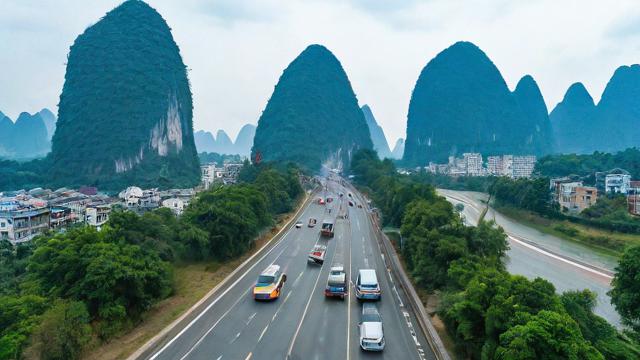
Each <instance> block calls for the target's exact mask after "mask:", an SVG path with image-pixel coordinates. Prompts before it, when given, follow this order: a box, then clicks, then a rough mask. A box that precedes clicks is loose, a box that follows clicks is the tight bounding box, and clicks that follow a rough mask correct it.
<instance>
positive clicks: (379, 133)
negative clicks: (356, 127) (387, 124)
mask: <svg viewBox="0 0 640 360" xmlns="http://www.w3.org/2000/svg"><path fill="white" fill-rule="evenodd" d="M362 113H363V114H364V119H365V120H366V121H367V126H368V127H369V135H371V141H372V142H373V149H374V150H375V151H376V152H377V153H378V157H379V158H380V159H384V158H390V159H391V158H393V155H392V154H391V150H390V149H389V143H388V142H387V138H386V137H385V136H384V131H383V130H382V127H381V126H380V125H378V122H377V121H376V118H375V117H374V116H373V112H371V108H370V107H369V105H366V104H365V105H364V106H362Z"/></svg>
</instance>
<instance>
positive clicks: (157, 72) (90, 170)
mask: <svg viewBox="0 0 640 360" xmlns="http://www.w3.org/2000/svg"><path fill="white" fill-rule="evenodd" d="M192 108H193V105H192V99H191V90H190V88H189V81H188V79H187V72H186V67H185V64H184V63H183V62H182V57H181V56H180V51H179V49H178V46H177V45H176V43H175V42H174V40H173V37H172V35H171V30H170V28H169V26H168V25H167V23H166V22H165V20H164V19H163V18H162V16H160V14H158V12H156V10H154V9H152V8H151V7H150V6H149V5H147V4H146V3H144V2H142V1H138V0H129V1H125V2H124V3H122V4H121V5H120V6H118V7H116V8H115V9H113V10H112V11H110V12H109V13H107V14H106V16H105V17H103V18H102V19H101V20H100V21H98V22H97V23H96V24H94V25H92V26H90V27H89V28H87V29H86V30H85V32H84V33H83V34H81V35H80V36H78V38H77V39H76V40H75V42H74V44H73V45H72V46H71V50H70V53H69V56H68V62H67V71H66V74H65V83H64V87H63V89H62V94H61V95H60V104H59V113H58V115H59V119H58V123H57V130H56V133H55V134H54V136H53V144H52V153H51V155H50V158H49V160H50V169H51V173H50V178H51V179H52V180H53V181H54V183H55V184H58V185H60V186H74V185H80V184H88V185H96V186H100V187H102V188H120V187H122V186H123V185H125V186H126V185H127V184H137V185H139V186H143V187H144V186H163V187H166V186H192V185H195V184H196V183H197V182H198V178H199V164H198V158H197V154H196V148H195V145H194V140H193V124H192Z"/></svg>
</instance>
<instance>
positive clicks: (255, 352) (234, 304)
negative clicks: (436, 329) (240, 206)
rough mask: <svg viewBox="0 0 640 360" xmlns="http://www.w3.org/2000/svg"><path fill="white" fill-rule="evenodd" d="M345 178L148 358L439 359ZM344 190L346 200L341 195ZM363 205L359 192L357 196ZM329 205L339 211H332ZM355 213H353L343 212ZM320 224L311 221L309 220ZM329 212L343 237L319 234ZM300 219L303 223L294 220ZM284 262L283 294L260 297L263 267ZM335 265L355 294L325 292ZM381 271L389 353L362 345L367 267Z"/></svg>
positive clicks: (380, 305)
mask: <svg viewBox="0 0 640 360" xmlns="http://www.w3.org/2000/svg"><path fill="white" fill-rule="evenodd" d="M350 191H351V190H348V189H346V188H345V187H343V186H342V185H340V184H339V182H336V181H331V180H329V181H327V184H326V189H325V190H323V191H321V192H319V193H318V194H316V195H315V196H316V198H317V197H318V196H323V197H326V196H331V197H333V198H334V199H335V200H334V201H333V202H332V203H329V204H326V205H320V204H318V203H317V201H313V202H311V203H309V204H308V205H307V206H306V207H305V208H304V209H303V210H302V212H301V213H300V215H299V219H300V220H301V221H302V222H303V224H304V226H303V227H302V228H300V229H297V228H295V226H291V227H290V228H289V229H286V230H285V234H284V236H282V237H281V238H280V239H279V240H278V241H277V243H276V244H275V245H273V247H272V248H271V249H270V250H269V251H267V252H266V253H265V254H263V255H261V256H258V257H256V259H255V262H254V263H253V264H252V265H251V266H249V267H248V269H247V270H246V271H245V272H243V273H239V274H237V275H236V278H235V279H231V281H230V282H229V285H228V286H227V287H226V288H224V289H221V291H220V292H219V293H218V295H216V296H217V297H216V298H215V299H214V300H213V301H212V302H211V305H210V306H208V307H206V308H205V309H204V310H203V311H202V312H201V313H199V314H197V316H196V317H195V318H194V320H193V321H191V322H190V323H188V324H187V325H186V326H184V327H183V328H182V329H180V331H179V332H177V335H175V336H173V337H171V338H170V339H168V340H167V341H165V342H163V343H162V345H161V346H158V347H157V348H155V349H154V350H153V351H152V352H150V353H147V354H148V355H145V356H144V357H142V358H143V359H153V360H156V359H157V360H169V359H203V360H204V359H213V360H222V359H241V360H242V359H360V358H384V359H435V356H434V354H433V353H432V352H431V349H430V347H429V345H428V344H427V342H426V340H425V337H424V336H423V335H422V333H421V332H420V331H419V327H418V325H417V323H416V320H415V317H414V315H413V314H412V312H411V310H410V307H409V306H408V305H407V301H406V295H405V294H404V292H403V290H402V289H401V287H400V286H397V287H396V285H395V284H396V283H397V281H395V279H394V278H393V277H392V275H391V272H390V271H389V270H388V269H387V267H386V265H385V262H384V259H383V256H382V255H381V251H380V248H379V246H378V243H377V241H376V240H375V239H376V237H375V236H374V234H375V231H378V229H375V228H374V225H373V224H372V223H371V221H370V220H369V216H368V214H367V211H368V210H367V206H366V204H363V207H362V208H358V207H357V206H353V207H351V206H349V205H348V193H349V192H350ZM340 192H342V193H344V199H340V197H339V196H338V194H339V193H340ZM353 195H354V198H355V200H354V201H355V204H356V205H357V204H359V203H360V201H361V200H360V199H361V197H360V196H359V194H353ZM328 209H331V212H329V210H328ZM345 213H346V214H347V215H348V216H347V218H346V219H341V218H337V219H336V215H337V214H345ZM311 217H314V218H316V219H318V225H316V227H313V228H309V227H307V221H308V219H309V218H311ZM325 218H333V219H335V237H334V238H332V239H325V238H321V237H320V236H319V230H320V224H321V222H322V220H323V219H325ZM293 223H295V221H294V222H293ZM316 243H321V244H324V245H326V246H327V253H326V258H325V263H324V265H323V266H318V265H313V264H307V254H308V252H309V251H310V250H311V248H312V247H313V246H314V245H315V244H316ZM270 264H277V265H280V267H281V268H282V269H283V271H284V273H285V274H286V275H287V281H286V283H285V285H284V287H283V291H282V293H281V295H280V298H279V299H277V300H275V301H272V302H256V301H254V299H253V297H252V287H253V285H254V284H255V281H256V278H257V277H258V275H259V273H260V272H261V271H262V270H264V269H265V268H266V267H267V266H268V265H270ZM332 264H339V265H342V266H344V268H345V270H346V271H347V276H348V277H349V278H350V279H351V282H352V286H351V288H350V295H349V297H348V298H346V299H345V300H344V301H342V300H339V299H328V298H325V296H324V288H325V286H326V282H327V277H328V273H329V269H330V267H331V265H332ZM365 268H368V269H375V270H376V272H377V275H378V280H379V282H380V286H381V289H382V300H381V301H380V302H378V303H377V305H378V309H379V311H380V313H381V315H382V319H383V327H384V335H385V341H386V348H385V350H384V351H383V352H382V353H366V352H363V351H361V350H360V346H359V329H358V323H359V321H360V311H361V305H360V304H359V302H358V301H357V300H356V298H355V296H354V295H355V292H354V289H353V284H355V281H356V277H357V273H358V270H359V269H365Z"/></svg>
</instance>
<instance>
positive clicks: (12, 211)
mask: <svg viewBox="0 0 640 360" xmlns="http://www.w3.org/2000/svg"><path fill="white" fill-rule="evenodd" d="M50 213H51V212H50V210H49V209H48V208H46V207H33V206H23V205H21V204H20V203H18V202H12V203H2V204H0V239H1V240H9V241H10V242H11V243H12V244H14V245H15V244H18V243H22V242H25V241H30V240H31V239H33V238H34V237H36V236H37V235H40V234H42V233H43V232H45V231H47V230H49V226H50Z"/></svg>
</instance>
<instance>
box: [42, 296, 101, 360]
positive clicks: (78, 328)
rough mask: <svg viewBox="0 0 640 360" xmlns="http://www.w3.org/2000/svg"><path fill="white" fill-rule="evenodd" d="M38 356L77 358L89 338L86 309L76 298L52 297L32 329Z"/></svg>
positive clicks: (89, 327)
mask: <svg viewBox="0 0 640 360" xmlns="http://www.w3.org/2000/svg"><path fill="white" fill-rule="evenodd" d="M36 339H37V340H38V341H39V343H40V346H39V350H40V356H41V358H42V359H45V360H46V359H51V360H54V359H55V360H57V359H61V360H62V359H77V358H79V357H80V354H81V353H82V350H83V348H84V346H85V345H86V344H87V343H89V341H90V340H91V326H89V313H88V312H87V307H86V306H85V305H84V303H82V302H80V301H65V300H56V302H55V303H54V304H53V306H52V307H51V308H50V309H49V310H47V312H45V313H44V315H43V316H42V321H41V323H40V327H39V328H38V330H37V332H36Z"/></svg>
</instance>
